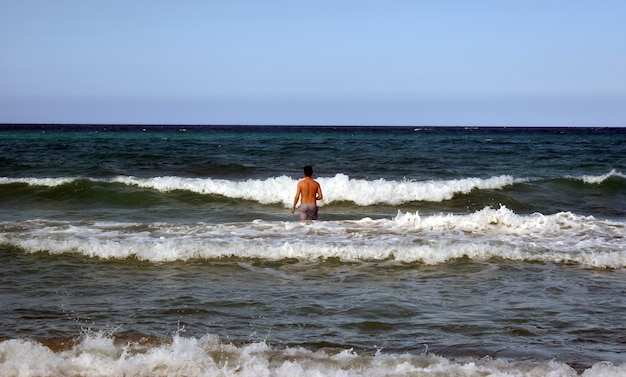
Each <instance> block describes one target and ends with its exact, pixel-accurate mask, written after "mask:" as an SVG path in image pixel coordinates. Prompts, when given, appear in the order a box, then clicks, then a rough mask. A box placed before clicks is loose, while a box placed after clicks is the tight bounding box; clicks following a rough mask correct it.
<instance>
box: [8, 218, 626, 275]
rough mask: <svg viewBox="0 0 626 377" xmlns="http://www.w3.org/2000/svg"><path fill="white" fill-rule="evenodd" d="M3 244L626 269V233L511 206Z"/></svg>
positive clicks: (102, 225)
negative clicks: (495, 261) (502, 261)
mask: <svg viewBox="0 0 626 377" xmlns="http://www.w3.org/2000/svg"><path fill="white" fill-rule="evenodd" d="M0 230H1V231H2V232H1V233H0V243H1V244H5V245H9V246H11V247H16V248H19V249H20V250H23V251H24V252H28V253H35V252H41V251H43V252H46V253H49V254H53V255H54V254H66V253H77V254H80V255H83V256H87V257H90V258H99V259H128V258H134V259H137V260H141V261H148V262H151V263H164V262H174V261H190V260H218V259H224V258H236V259H238V260H246V259H261V260H274V261H280V260H285V259H298V260H303V261H309V262H313V263H315V262H316V261H319V260H328V259H332V258H336V259H338V260H340V261H343V262H352V261H361V262H362V261H395V262H396V263H423V264H441V263H446V262H448V261H451V260H455V259H459V258H466V257H467V258H470V259H473V260H478V261H483V260H489V259H491V258H501V259H505V260H514V261H536V262H542V263H557V264H560V263H575V264H581V265H588V266H592V267H597V268H623V267H626V249H625V248H624V244H623V240H624V239H625V238H626V224H624V223H623V222H618V221H609V220H598V219H596V218H594V217H593V216H582V215H576V214H573V213H571V212H560V213H556V214H553V215H543V214H540V213H534V214H530V215H519V214H516V213H514V212H513V211H511V210H510V209H508V208H506V207H500V208H497V209H494V208H484V209H482V210H480V211H477V212H474V213H470V214H435V215H420V214H419V213H418V212H416V213H403V212H400V211H398V214H397V215H396V216H395V217H394V218H385V219H371V218H363V219H360V220H340V221H319V222H313V223H301V222H296V221H264V220H255V221H251V222H236V223H219V224H212V223H190V224H176V223H147V224H146V223H124V222H90V221H52V220H43V219H41V220H28V221H16V222H3V223H0Z"/></svg>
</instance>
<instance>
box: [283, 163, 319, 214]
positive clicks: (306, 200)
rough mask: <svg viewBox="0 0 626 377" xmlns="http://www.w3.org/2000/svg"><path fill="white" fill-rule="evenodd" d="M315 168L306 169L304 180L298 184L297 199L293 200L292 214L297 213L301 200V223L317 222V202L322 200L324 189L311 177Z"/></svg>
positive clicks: (299, 209)
mask: <svg viewBox="0 0 626 377" xmlns="http://www.w3.org/2000/svg"><path fill="white" fill-rule="evenodd" d="M312 175H313V168H312V167H311V166H305V167H304V179H303V180H301V181H300V182H298V189H297V190H296V197H295V198H294V199H293V207H291V213H292V214H293V213H294V212H295V211H296V204H298V200H300V199H301V200H300V207H298V211H300V221H305V220H317V201H318V200H322V198H323V195H322V187H321V186H320V184H319V183H317V181H315V180H313V178H312V177H311V176H312Z"/></svg>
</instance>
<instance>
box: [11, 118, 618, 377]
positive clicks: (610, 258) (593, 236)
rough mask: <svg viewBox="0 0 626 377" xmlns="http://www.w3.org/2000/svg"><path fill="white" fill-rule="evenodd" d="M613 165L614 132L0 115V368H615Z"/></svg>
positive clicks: (296, 371)
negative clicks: (302, 208) (313, 189)
mask: <svg viewBox="0 0 626 377" xmlns="http://www.w3.org/2000/svg"><path fill="white" fill-rule="evenodd" d="M307 164H311V165H313V167H314V172H315V174H314V175H315V179H317V180H318V181H319V182H320V184H321V185H322V188H323V191H324V200H323V201H321V203H320V221H317V222H313V223H306V222H305V223H301V222H299V221H297V218H296V217H295V216H293V215H291V214H290V213H289V206H290V204H291V202H292V201H293V196H294V194H295V188H296V183H297V181H298V180H299V179H300V178H301V177H302V167H303V166H304V165H307ZM625 173H626V129H623V128H593V129H592V128H415V127H400V128H398V127H284V126H283V127H272V126H264V127H251V126H228V127H226V126H224V127H218V126H210V127H209V126H206V127H205V126H72V125H19V126H10V125H4V126H0V302H1V303H2V305H0V375H2V376H29V375H32V376H41V375H46V376H47V375H50V376H56V375H63V376H68V375H69V376H92V375H93V376H102V375H115V376H117V375H133V376H135V375H136V376H144V375H145V376H153V375H162V376H176V375H180V376H204V375H206V376H214V375H223V376H231V375H238V376H242V375H243V376H260V375H271V376H316V375H342V376H404V375H420V376H422V375H423V376H431V375H432V376H439V375H452V376H454V375H458V376H465V375H493V376H498V375H507V376H508V375H525V376H526V375H530V376H545V375H552V376H573V375H577V374H584V375H586V376H607V375H614V376H624V375H626V357H625V356H624V355H625V354H626V325H625V323H626V322H624V314H623V313H626V300H625V299H624V297H626V174H625Z"/></svg>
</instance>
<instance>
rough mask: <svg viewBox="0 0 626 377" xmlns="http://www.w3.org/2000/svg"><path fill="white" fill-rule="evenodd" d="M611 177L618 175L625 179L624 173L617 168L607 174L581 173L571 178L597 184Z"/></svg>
mask: <svg viewBox="0 0 626 377" xmlns="http://www.w3.org/2000/svg"><path fill="white" fill-rule="evenodd" d="M612 177H620V178H624V179H626V174H623V173H620V172H618V171H617V170H615V169H613V170H611V171H610V172H608V173H607V174H603V175H583V176H580V177H572V178H574V179H578V180H581V181H583V182H585V183H589V184H599V183H602V182H604V181H606V180H607V179H609V178H612Z"/></svg>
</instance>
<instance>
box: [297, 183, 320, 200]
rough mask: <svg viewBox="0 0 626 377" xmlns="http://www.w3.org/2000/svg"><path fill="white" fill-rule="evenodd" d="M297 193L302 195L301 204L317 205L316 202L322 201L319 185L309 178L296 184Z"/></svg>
mask: <svg viewBox="0 0 626 377" xmlns="http://www.w3.org/2000/svg"><path fill="white" fill-rule="evenodd" d="M298 191H299V192H300V193H301V194H302V198H301V201H300V202H301V203H304V204H317V200H320V199H322V191H321V189H320V184H319V183H317V181H315V180H313V179H312V178H311V177H306V178H304V179H303V180H301V181H300V182H298Z"/></svg>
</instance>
